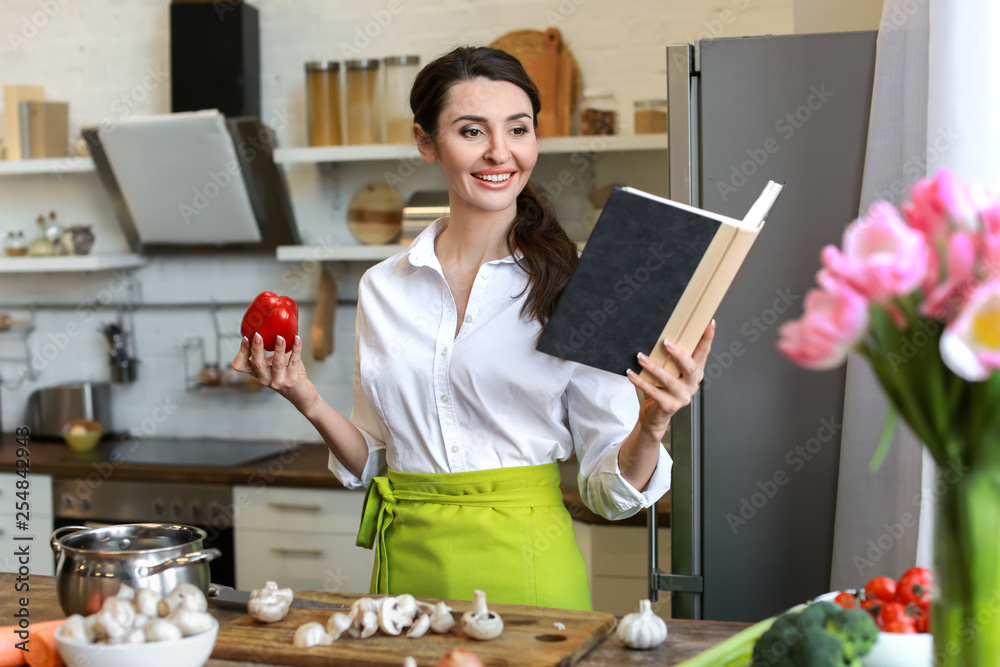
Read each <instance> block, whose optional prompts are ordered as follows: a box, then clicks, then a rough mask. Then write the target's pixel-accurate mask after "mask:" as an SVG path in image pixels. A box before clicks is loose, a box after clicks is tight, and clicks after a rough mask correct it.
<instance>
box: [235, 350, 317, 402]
mask: <svg viewBox="0 0 1000 667" xmlns="http://www.w3.org/2000/svg"><path fill="white" fill-rule="evenodd" d="M265 354H266V351H265V350H264V339H263V338H261V337H260V334H254V337H253V341H252V342H250V341H248V340H247V338H246V336H244V337H243V340H242V341H241V342H240V350H239V352H237V353H236V358H235V359H233V369H234V370H237V371H239V372H241V373H246V374H248V375H252V376H253V377H255V378H257V380H258V381H259V382H260V383H261V384H262V385H264V386H266V387H270V388H271V389H273V390H274V391H276V392H278V393H279V394H281V395H282V396H284V397H285V398H287V399H288V400H289V401H290V402H291V403H292V405H294V406H295V407H296V408H297V409H298V410H299V412H305V411H306V410H308V409H309V408H310V407H312V405H313V404H314V403H315V402H316V400H317V399H318V398H319V392H318V391H317V390H316V386H315V385H313V383H312V382H311V381H310V380H309V378H307V377H306V368H305V366H304V365H303V364H302V339H301V338H299V337H298V336H296V337H295V341H294V342H293V343H292V349H291V350H289V351H286V350H285V339H284V338H282V337H281V336H278V337H277V339H276V340H275V342H274V354H272V355H271V356H270V357H266V356H265Z"/></svg>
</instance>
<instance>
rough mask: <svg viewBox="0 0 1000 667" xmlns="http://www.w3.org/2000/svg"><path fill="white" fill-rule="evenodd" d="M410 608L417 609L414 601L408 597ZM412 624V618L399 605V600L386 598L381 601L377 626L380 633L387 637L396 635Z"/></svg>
mask: <svg viewBox="0 0 1000 667" xmlns="http://www.w3.org/2000/svg"><path fill="white" fill-rule="evenodd" d="M410 603H411V604H412V608H413V609H414V610H415V609H416V608H417V605H416V600H414V599H413V596H412V595H411V596H410ZM412 623H413V616H412V615H410V613H408V612H407V610H406V609H404V608H403V607H402V605H400V603H399V598H394V597H387V598H384V599H383V600H382V606H381V608H380V609H379V611H378V625H379V627H380V628H382V632H384V633H385V634H387V635H398V634H399V633H400V632H402V631H403V628H405V627H408V626H409V625H411V624H412Z"/></svg>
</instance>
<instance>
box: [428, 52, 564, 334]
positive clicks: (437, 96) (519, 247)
mask: <svg viewBox="0 0 1000 667" xmlns="http://www.w3.org/2000/svg"><path fill="white" fill-rule="evenodd" d="M480 77H481V78H484V79H489V80H490V81H506V82H508V83H512V84H514V85H515V86H517V87H518V88H520V89H521V90H523V91H524V92H525V93H526V94H527V95H528V99H529V100H530V101H531V109H532V112H533V118H532V124H533V125H534V127H535V129H537V128H538V112H539V110H540V109H541V107H542V104H541V101H540V100H539V97H538V88H537V87H536V86H535V83H534V82H533V81H532V80H531V77H529V76H528V73H527V72H525V71H524V67H522V66H521V62H520V61H519V60H518V59H517V58H515V57H514V56H512V55H510V54H509V53H507V52H505V51H500V50H499V49H491V48H487V47H484V46H461V47H459V48H457V49H455V50H454V51H452V52H451V53H448V54H446V55H443V56H441V57H440V58H438V59H437V60H435V61H433V62H431V63H428V64H427V65H426V66H425V67H424V68H423V69H422V70H420V73H419V74H417V77H416V79H415V80H414V81H413V88H412V90H411V91H410V109H412V110H413V120H414V122H415V123H419V124H420V126H421V127H422V128H423V129H424V132H426V133H427V135H428V136H429V137H430V139H431V141H434V140H435V139H436V137H437V131H438V118H439V117H440V116H441V111H442V110H443V109H444V106H445V103H446V102H447V98H448V92H449V91H450V90H451V87H452V86H454V85H455V84H456V83H458V82H460V81H469V80H471V79H475V78H480ZM507 249H508V250H509V251H510V253H511V255H513V256H514V257H517V251H520V253H521V256H520V257H519V258H518V259H517V263H518V265H519V266H520V267H521V268H522V269H524V271H525V272H526V273H527V274H528V287H527V290H528V298H527V299H526V300H525V303H524V306H523V307H522V308H521V314H522V315H524V314H528V315H530V316H531V317H532V318H533V319H536V320H538V322H539V323H541V325H542V326H543V327H544V326H545V325H546V324H547V323H548V321H549V317H550V316H551V315H552V311H553V310H555V307H556V301H558V300H559V295H560V294H562V291H563V288H565V287H566V282H567V281H568V280H569V276H570V273H572V272H573V268H574V267H575V266H576V261H577V248H576V244H575V243H574V242H573V241H572V240H571V239H570V238H569V237H568V236H567V235H566V232H565V231H564V230H563V228H562V226H561V225H560V224H559V221H558V220H557V219H556V216H555V213H554V212H553V210H552V205H551V204H550V203H549V202H548V200H547V199H546V198H545V196H544V195H542V193H541V192H539V191H538V188H536V187H535V186H534V185H533V184H532V183H530V182H529V183H528V184H527V185H526V186H525V188H524V189H523V190H522V191H521V192H520V194H518V196H517V213H516V214H515V215H514V220H513V221H512V222H511V223H510V227H509V228H508V229H507Z"/></svg>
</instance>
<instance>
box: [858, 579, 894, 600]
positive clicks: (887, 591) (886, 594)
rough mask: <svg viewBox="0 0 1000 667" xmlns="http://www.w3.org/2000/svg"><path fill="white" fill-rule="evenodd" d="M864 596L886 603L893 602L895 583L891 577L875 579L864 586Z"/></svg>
mask: <svg viewBox="0 0 1000 667" xmlns="http://www.w3.org/2000/svg"><path fill="white" fill-rule="evenodd" d="M865 595H866V596H867V597H869V598H875V599H878V600H884V601H886V602H895V601H896V581H895V580H894V579H893V578H892V577H875V578H873V579H872V580H870V581H869V582H868V583H867V584H865Z"/></svg>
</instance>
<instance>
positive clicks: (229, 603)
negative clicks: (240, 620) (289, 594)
mask: <svg viewBox="0 0 1000 667" xmlns="http://www.w3.org/2000/svg"><path fill="white" fill-rule="evenodd" d="M206 597H207V598H208V601H209V602H210V603H211V604H214V605H218V606H220V607H227V608H232V609H234V610H236V611H243V612H245V611H246V610H247V602H249V600H250V591H241V590H238V589H236V588H233V587H231V586H222V585H221V584H209V585H208V595H207V596H206ZM292 607H293V608H295V609H329V610H331V611H346V610H349V609H350V607H349V606H347V605H344V604H334V603H333V602H320V601H319V600H306V599H304V598H294V599H293V600H292Z"/></svg>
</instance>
